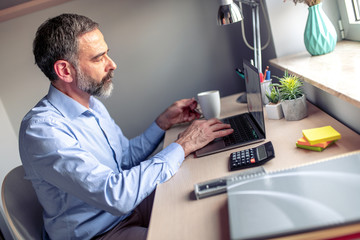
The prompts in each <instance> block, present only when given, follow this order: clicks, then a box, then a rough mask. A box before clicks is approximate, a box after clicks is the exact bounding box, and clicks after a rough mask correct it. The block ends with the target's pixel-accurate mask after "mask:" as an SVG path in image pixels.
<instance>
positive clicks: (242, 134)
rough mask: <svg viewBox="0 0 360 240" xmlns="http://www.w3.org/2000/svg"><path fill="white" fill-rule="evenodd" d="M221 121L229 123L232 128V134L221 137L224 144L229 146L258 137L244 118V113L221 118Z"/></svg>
mask: <svg viewBox="0 0 360 240" xmlns="http://www.w3.org/2000/svg"><path fill="white" fill-rule="evenodd" d="M223 122H224V123H228V124H230V125H231V128H233V129H234V132H233V133H232V134H230V135H228V136H225V137H223V139H224V142H225V146H230V145H234V144H238V143H242V142H247V141H250V140H255V139H258V138H259V136H258V135H257V134H256V132H255V130H254V128H253V127H252V126H251V124H250V123H249V122H248V120H247V119H246V116H245V115H239V116H234V117H230V118H226V119H223Z"/></svg>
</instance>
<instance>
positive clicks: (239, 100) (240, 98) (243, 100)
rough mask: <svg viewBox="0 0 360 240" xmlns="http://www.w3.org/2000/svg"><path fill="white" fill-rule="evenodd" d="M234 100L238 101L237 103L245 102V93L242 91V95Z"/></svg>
mask: <svg viewBox="0 0 360 240" xmlns="http://www.w3.org/2000/svg"><path fill="white" fill-rule="evenodd" d="M236 102H238V103H247V97H246V93H243V94H242V95H240V96H239V97H238V98H237V99H236Z"/></svg>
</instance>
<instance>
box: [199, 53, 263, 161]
mask: <svg viewBox="0 0 360 240" xmlns="http://www.w3.org/2000/svg"><path fill="white" fill-rule="evenodd" d="M243 66H244V75H245V87H246V96H247V109H248V112H246V113H242V114H239V115H235V116H231V117H227V118H224V119H221V121H223V122H225V123H229V124H231V127H232V128H233V129H234V133H232V134H230V135H228V136H225V137H222V138H217V139H215V140H214V141H212V142H210V143H209V144H208V145H206V146H205V147H203V148H201V149H199V150H197V151H196V152H195V156H196V157H202V156H206V155H210V154H213V153H217V152H221V151H225V150H229V149H233V148H237V147H241V146H245V145H249V144H253V143H256V142H261V141H264V140H265V121H264V112H263V102H262V96H261V85H260V76H259V71H258V69H257V68H256V67H254V66H253V65H251V64H250V62H249V61H246V60H244V62H243Z"/></svg>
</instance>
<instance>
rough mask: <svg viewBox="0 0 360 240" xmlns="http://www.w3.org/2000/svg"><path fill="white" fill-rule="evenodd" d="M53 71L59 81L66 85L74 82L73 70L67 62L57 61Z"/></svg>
mask: <svg viewBox="0 0 360 240" xmlns="http://www.w3.org/2000/svg"><path fill="white" fill-rule="evenodd" d="M54 70H55V72H56V74H57V75H58V77H59V79H60V80H62V81H64V82H67V83H70V82H72V81H73V80H74V74H75V71H74V70H75V69H74V68H73V66H72V65H71V64H70V63H69V62H68V61H65V60H57V61H56V62H55V64H54Z"/></svg>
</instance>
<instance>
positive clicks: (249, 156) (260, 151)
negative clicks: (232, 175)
mask: <svg viewBox="0 0 360 240" xmlns="http://www.w3.org/2000/svg"><path fill="white" fill-rule="evenodd" d="M274 157H275V152H274V147H273V145H272V143H271V142H267V143H265V144H262V145H260V146H258V147H255V148H248V149H244V150H241V151H237V152H233V153H231V154H230V159H229V169H230V171H235V170H240V169H244V168H250V167H257V166H260V165H262V164H264V163H266V162H267V161H269V160H271V159H273V158H274Z"/></svg>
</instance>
